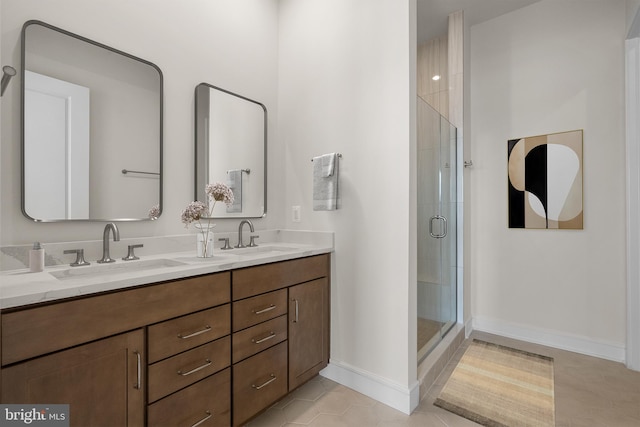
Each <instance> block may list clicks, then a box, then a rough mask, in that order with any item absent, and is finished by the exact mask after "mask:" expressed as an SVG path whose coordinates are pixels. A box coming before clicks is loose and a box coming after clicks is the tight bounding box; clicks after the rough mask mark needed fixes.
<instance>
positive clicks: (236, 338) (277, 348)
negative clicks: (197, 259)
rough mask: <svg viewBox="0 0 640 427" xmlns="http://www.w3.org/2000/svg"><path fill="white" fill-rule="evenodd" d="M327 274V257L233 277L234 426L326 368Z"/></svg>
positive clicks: (245, 271)
mask: <svg viewBox="0 0 640 427" xmlns="http://www.w3.org/2000/svg"><path fill="white" fill-rule="evenodd" d="M329 272H330V255H328V254H326V255H317V256H312V257H308V258H299V259H294V260H289V261H282V262H276V263H272V264H266V265H261V266H255V267H248V268H244V269H239V270H234V271H233V272H232V276H231V294H232V303H231V311H232V319H233V325H232V329H233V335H232V340H233V354H232V360H233V425H234V426H241V425H243V424H244V423H246V422H247V421H249V420H250V419H251V418H253V417H255V416H256V415H257V414H259V413H260V412H262V411H263V410H265V409H267V408H268V407H269V406H270V405H272V404H273V403H275V402H276V401H278V400H279V399H280V398H282V397H283V396H285V395H286V394H287V393H289V392H291V391H293V390H294V389H295V388H297V387H298V386H300V385H302V384H303V383H305V382H306V381H308V380H309V379H311V378H313V377H314V376H315V375H317V374H318V372H320V370H321V369H323V368H324V367H326V366H327V363H328V361H329Z"/></svg>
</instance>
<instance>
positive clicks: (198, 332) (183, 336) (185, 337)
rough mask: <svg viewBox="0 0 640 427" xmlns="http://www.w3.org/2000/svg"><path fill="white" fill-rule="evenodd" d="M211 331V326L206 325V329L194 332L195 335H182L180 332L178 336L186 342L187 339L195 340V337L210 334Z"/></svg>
mask: <svg viewBox="0 0 640 427" xmlns="http://www.w3.org/2000/svg"><path fill="white" fill-rule="evenodd" d="M210 330H211V326H209V325H205V327H204V329H201V330H199V331H196V332H193V333H191V334H188V335H182V332H180V333H179V334H178V338H182V339H183V340H186V339H187V338H193V337H195V336H198V335H200V334H204V333H205V332H209V331H210Z"/></svg>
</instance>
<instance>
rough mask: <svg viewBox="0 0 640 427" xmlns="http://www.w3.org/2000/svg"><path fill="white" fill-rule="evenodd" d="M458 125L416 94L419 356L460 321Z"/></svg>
mask: <svg viewBox="0 0 640 427" xmlns="http://www.w3.org/2000/svg"><path fill="white" fill-rule="evenodd" d="M456 176H457V169H456V128H455V127H454V126H452V125H451V124H450V123H449V122H448V121H447V120H446V119H444V118H443V117H442V116H441V115H440V114H439V113H438V112H437V111H435V110H434V109H433V108H432V107H431V106H429V105H428V104H427V103H426V102H425V101H423V100H422V99H421V98H418V310H417V312H418V360H421V359H422V358H423V357H424V356H426V355H427V354H428V353H429V351H430V350H431V349H432V348H433V347H434V346H435V345H436V344H437V343H438V342H439V341H440V340H441V339H442V337H443V336H444V334H445V333H446V332H447V331H448V330H449V329H450V328H451V327H452V326H453V325H454V324H455V322H456V297H457V293H456V281H457V275H456V273H457V250H456V230H457V203H456V202H457V193H456V192H457V181H456Z"/></svg>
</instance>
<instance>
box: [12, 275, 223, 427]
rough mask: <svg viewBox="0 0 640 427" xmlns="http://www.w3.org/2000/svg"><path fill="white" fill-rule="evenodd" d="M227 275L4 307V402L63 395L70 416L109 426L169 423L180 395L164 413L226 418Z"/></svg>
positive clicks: (56, 399)
mask: <svg viewBox="0 0 640 427" xmlns="http://www.w3.org/2000/svg"><path fill="white" fill-rule="evenodd" d="M230 277H231V274H230V273H229V272H224V273H216V274H209V275H205V276H196V277H192V278H187V279H182V280H175V281H170V282H164V283H158V284H153V285H148V286H141V287H136V288H131V289H127V290H121V291H116V292H110V293H104V294H98V295H93V296H87V297H83V298H77V299H70V300H63V301H59V302H54V303H50V304H45V305H35V306H27V307H23V308H20V307H17V308H14V309H9V310H3V311H2V312H1V313H0V318H1V322H2V337H1V339H2V347H1V348H2V371H1V375H0V376H1V383H2V387H1V389H2V403H21V404H24V403H40V404H42V403H60V404H69V405H70V408H69V409H70V411H69V412H70V414H69V415H70V425H71V426H79V427H85V426H109V427H111V426H144V425H167V423H168V420H169V418H165V416H164V415H162V414H166V413H170V412H172V409H171V408H174V407H175V405H176V402H178V403H179V404H180V408H181V409H180V411H179V414H174V418H171V420H176V419H177V418H175V417H176V416H178V415H180V416H183V418H181V419H180V420H181V421H180V423H185V424H187V423H190V424H188V425H192V424H195V423H196V422H199V421H203V422H202V423H201V424H200V425H201V426H202V427H205V426H209V427H211V426H228V425H229V424H230V422H231V413H230V407H231V406H230V393H231V388H230V369H229V365H230V364H231V355H230V353H231V338H230V332H231V329H230V322H231V319H230V313H231V311H230V304H229V302H230V299H231V292H230ZM172 335H173V336H172ZM147 348H149V351H147ZM148 355H149V356H148ZM149 357H152V359H150V360H148V359H149ZM201 359H202V360H201ZM203 365H206V366H205V367H202V368H200V367H201V366H203ZM198 368H200V369H198ZM205 368H206V369H205ZM212 384H213V385H215V388H214V389H213V390H209V389H208V387H207V385H209V386H211V385H212ZM192 387H194V388H193V390H191V388H192ZM225 387H226V388H225ZM202 393H203V394H204V396H205V397H204V398H202V399H195V398H192V395H200V394H202ZM149 397H151V398H152V399H154V400H155V403H153V404H152V405H150V406H149V407H148V406H147V405H148V403H150V402H149ZM207 411H210V415H211V416H209V414H207ZM205 418H206V420H205ZM158 420H159V422H158ZM156 422H157V423H156ZM171 423H172V422H169V424H171ZM176 424H179V423H178V422H176Z"/></svg>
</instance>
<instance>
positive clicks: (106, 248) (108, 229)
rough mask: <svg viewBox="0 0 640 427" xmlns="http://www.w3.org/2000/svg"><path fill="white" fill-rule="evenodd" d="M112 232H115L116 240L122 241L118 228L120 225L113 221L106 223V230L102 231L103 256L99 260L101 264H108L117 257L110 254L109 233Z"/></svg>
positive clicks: (114, 239) (114, 238)
mask: <svg viewBox="0 0 640 427" xmlns="http://www.w3.org/2000/svg"><path fill="white" fill-rule="evenodd" d="M110 232H112V233H113V241H114V242H118V241H120V231H119V230H118V227H117V226H116V224H115V223H113V222H110V223H109V224H107V225H105V227H104V232H103V233H102V258H101V259H99V260H98V261H97V262H98V263H99V264H106V263H109V262H115V261H116V260H115V259H113V258H111V255H109V233H110Z"/></svg>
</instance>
